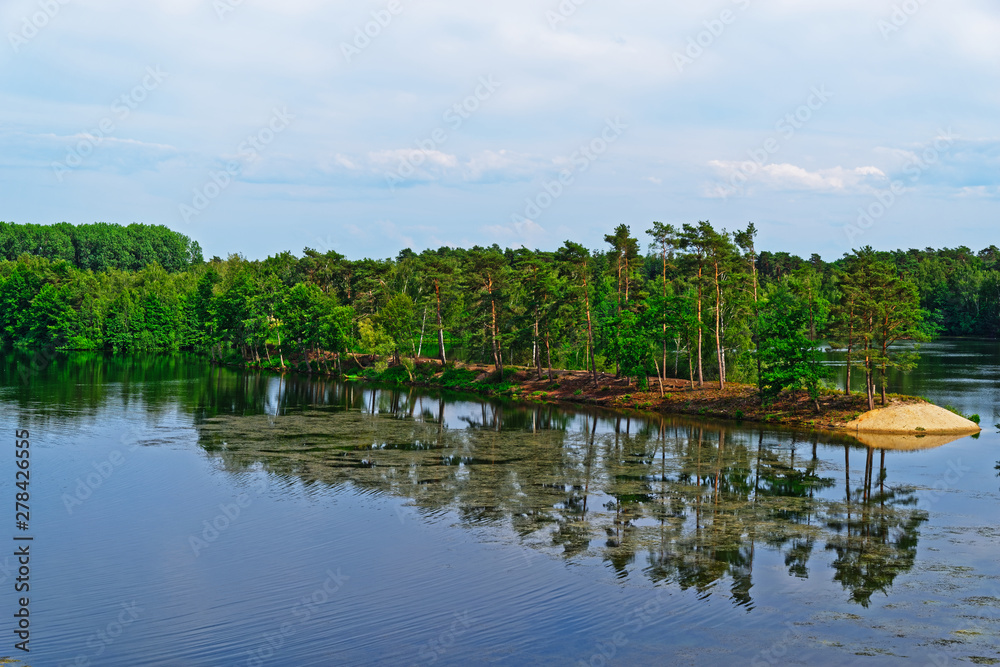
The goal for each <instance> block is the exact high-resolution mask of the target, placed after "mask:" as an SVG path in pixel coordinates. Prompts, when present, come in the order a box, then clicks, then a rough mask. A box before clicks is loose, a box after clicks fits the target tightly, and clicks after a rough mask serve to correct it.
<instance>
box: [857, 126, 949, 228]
mask: <svg viewBox="0 0 1000 667" xmlns="http://www.w3.org/2000/svg"><path fill="white" fill-rule="evenodd" d="M957 139H958V135H957V134H955V133H954V132H953V131H952V129H951V128H948V129H947V130H943V131H941V133H940V136H938V137H937V138H936V139H934V141H933V142H932V143H931V144H930V145H929V146H927V148H925V149H924V150H923V151H922V152H921V153H920V154H919V155H915V156H914V157H913V158H911V159H909V160H907V162H906V164H904V165H903V173H904V174H905V175H906V177H907V178H906V180H905V181H904V180H902V179H896V180H894V181H892V182H891V183H890V184H889V187H888V188H887V189H885V190H881V191H878V192H876V193H875V201H873V202H871V203H870V204H868V205H867V206H862V207H860V208H859V209H858V218H857V220H856V221H855V222H854V224H847V225H844V233H845V234H846V235H847V242H848V244H853V243H854V242H855V241H856V240H857V239H858V238H860V237H862V236H864V235H865V233H866V232H867V231H868V230H869V229H871V228H872V227H873V226H874V225H875V223H876V222H878V221H879V220H881V219H882V218H883V217H885V215H886V214H887V213H888V212H889V211H890V210H892V207H893V206H895V205H896V204H897V203H898V202H899V201H900V200H901V199H902V198H903V197H904V196H905V195H906V192H907V190H906V186H907V181H908V182H909V184H911V185H913V184H916V183H918V182H919V181H920V179H921V178H922V177H923V175H924V173H925V172H927V170H929V169H931V168H932V167H934V166H935V165H937V164H938V163H939V162H940V161H941V158H942V156H943V155H946V154H947V153H948V151H950V150H951V148H952V147H953V146H954V145H955V141H956V140H957Z"/></svg>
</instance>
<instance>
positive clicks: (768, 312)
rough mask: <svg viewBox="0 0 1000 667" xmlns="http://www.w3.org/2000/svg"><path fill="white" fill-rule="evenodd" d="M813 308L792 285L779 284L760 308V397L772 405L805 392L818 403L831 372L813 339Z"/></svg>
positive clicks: (762, 400)
mask: <svg viewBox="0 0 1000 667" xmlns="http://www.w3.org/2000/svg"><path fill="white" fill-rule="evenodd" d="M809 325H810V313H809V307H808V304H807V302H806V301H805V300H803V299H801V298H798V297H797V296H796V295H795V294H794V292H793V291H792V289H791V288H790V286H789V285H788V284H787V283H785V282H782V283H779V284H778V285H776V286H775V287H774V289H773V290H772V291H771V293H770V294H768V296H767V298H766V300H765V302H764V304H763V305H762V307H761V309H760V315H759V324H758V332H759V333H758V335H759V337H760V342H759V344H758V353H757V354H758V356H759V359H760V368H761V370H760V396H761V402H762V404H764V405H769V404H770V403H772V402H773V401H774V400H775V399H776V398H777V396H778V394H779V393H781V392H782V391H784V390H786V389H788V390H798V389H805V390H806V391H808V392H809V397H810V398H811V399H812V400H813V401H814V402H815V401H818V400H819V392H820V383H821V382H822V381H823V380H824V379H825V378H827V377H829V375H830V373H829V370H828V369H827V368H825V367H824V366H823V365H822V357H821V353H820V351H819V350H818V349H817V347H816V346H815V344H814V343H813V342H812V341H811V340H809V336H808V327H809Z"/></svg>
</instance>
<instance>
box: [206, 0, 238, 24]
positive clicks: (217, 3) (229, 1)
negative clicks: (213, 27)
mask: <svg viewBox="0 0 1000 667" xmlns="http://www.w3.org/2000/svg"><path fill="white" fill-rule="evenodd" d="M244 2H245V0H212V9H214V10H215V15H216V16H218V17H219V20H220V21H225V20H226V16H228V15H229V14H232V13H233V12H235V11H236V8H237V7H239V6H241V5H242V4H243V3H244Z"/></svg>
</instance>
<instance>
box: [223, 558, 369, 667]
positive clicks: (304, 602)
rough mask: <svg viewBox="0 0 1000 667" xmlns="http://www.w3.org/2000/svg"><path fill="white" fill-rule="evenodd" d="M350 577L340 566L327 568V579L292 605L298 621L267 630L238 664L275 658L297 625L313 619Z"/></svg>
mask: <svg viewBox="0 0 1000 667" xmlns="http://www.w3.org/2000/svg"><path fill="white" fill-rule="evenodd" d="M349 579H350V577H349V576H347V575H344V574H341V572H340V568H337V571H336V572H334V571H333V570H327V571H326V580H325V581H324V582H323V583H322V584H321V585H320V586H318V587H317V588H316V590H314V591H313V592H312V593H311V594H309V595H307V596H305V597H303V598H302V599H301V600H299V602H297V603H296V604H295V606H294V607H292V610H291V613H292V616H294V617H295V619H296V622H294V623H293V622H292V621H285V622H284V623H282V624H281V626H280V627H279V628H278V629H277V630H276V631H274V632H265V633H264V634H263V636H262V637H261V638H260V639H259V640H258V641H257V645H256V646H255V647H254V648H252V649H249V650H247V651H246V656H247V657H246V660H241V661H240V662H239V663H237V664H238V665H245V666H246V667H262V666H263V665H264V663H265V662H266V661H268V660H270V659H272V658H274V657H275V653H276V652H277V651H278V650H279V649H281V648H282V647H283V646H284V645H285V641H286V640H287V639H289V638H290V637H293V636H294V635H295V633H296V632H297V630H296V626H297V625H305V624H306V623H308V622H309V621H310V620H312V618H313V616H314V615H315V614H316V613H318V611H319V607H320V606H321V605H324V604H326V603H327V602H329V601H330V600H331V599H332V598H333V596H334V595H336V594H337V593H338V592H340V589H341V588H343V586H344V583H345V582H346V581H348V580H349Z"/></svg>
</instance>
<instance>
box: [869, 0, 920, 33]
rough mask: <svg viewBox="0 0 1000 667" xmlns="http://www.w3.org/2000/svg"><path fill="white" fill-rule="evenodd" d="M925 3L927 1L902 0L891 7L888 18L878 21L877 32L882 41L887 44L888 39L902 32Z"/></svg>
mask: <svg viewBox="0 0 1000 667" xmlns="http://www.w3.org/2000/svg"><path fill="white" fill-rule="evenodd" d="M927 2H928V0H904V2H902V3H900V4H898V5H893V6H892V13H891V14H890V15H889V18H888V19H879V20H878V24H877V25H878V30H879V32H881V33H882V39H884V40H885V41H887V42H888V41H889V38H890V37H891V36H892V35H894V34H895V33H897V32H899V31H900V30H902V29H903V27H904V26H906V24H907V23H909V22H910V19H912V18H913V17H914V16H916V15H917V14H918V13H919V12H920V10H921V9H923V7H924V5H926V4H927Z"/></svg>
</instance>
